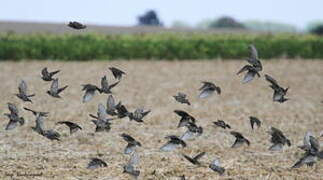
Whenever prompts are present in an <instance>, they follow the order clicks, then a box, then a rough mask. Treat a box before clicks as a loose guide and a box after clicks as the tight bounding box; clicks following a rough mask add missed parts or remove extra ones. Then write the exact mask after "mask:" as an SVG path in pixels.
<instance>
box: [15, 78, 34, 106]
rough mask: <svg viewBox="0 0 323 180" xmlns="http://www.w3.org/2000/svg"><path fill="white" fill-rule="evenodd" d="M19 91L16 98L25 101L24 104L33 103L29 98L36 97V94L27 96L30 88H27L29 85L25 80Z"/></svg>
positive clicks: (21, 83)
mask: <svg viewBox="0 0 323 180" xmlns="http://www.w3.org/2000/svg"><path fill="white" fill-rule="evenodd" d="M18 90H19V93H18V94H16V96H17V97H18V98H19V99H21V100H23V101H24V102H31V103H32V101H31V99H29V98H30V97H33V96H35V94H30V95H28V94H27V91H28V87H27V83H26V82H25V81H24V80H22V81H21V82H20V84H19V86H18Z"/></svg>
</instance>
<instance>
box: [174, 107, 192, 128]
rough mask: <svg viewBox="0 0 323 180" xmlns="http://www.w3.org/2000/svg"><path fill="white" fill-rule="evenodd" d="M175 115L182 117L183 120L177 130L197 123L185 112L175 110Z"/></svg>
mask: <svg viewBox="0 0 323 180" xmlns="http://www.w3.org/2000/svg"><path fill="white" fill-rule="evenodd" d="M174 113H176V114H177V115H178V116H180V117H181V120H180V121H179V123H178V126H177V128H180V127H184V126H186V125H187V124H188V123H189V122H192V123H195V118H194V117H193V116H191V115H190V114H188V113H187V112H185V111H182V110H175V111H174Z"/></svg>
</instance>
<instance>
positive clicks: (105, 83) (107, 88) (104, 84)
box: [101, 76, 119, 94]
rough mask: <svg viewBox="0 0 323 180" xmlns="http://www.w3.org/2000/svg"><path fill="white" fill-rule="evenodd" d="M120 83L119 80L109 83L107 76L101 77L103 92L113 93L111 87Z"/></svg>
mask: <svg viewBox="0 0 323 180" xmlns="http://www.w3.org/2000/svg"><path fill="white" fill-rule="evenodd" d="M117 84H119V81H118V82H116V83H113V84H111V85H109V84H108V80H107V76H103V77H102V78H101V93H105V94H111V93H112V92H111V89H112V88H113V87H115V86H116V85H117Z"/></svg>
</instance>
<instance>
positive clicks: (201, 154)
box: [194, 152, 205, 160]
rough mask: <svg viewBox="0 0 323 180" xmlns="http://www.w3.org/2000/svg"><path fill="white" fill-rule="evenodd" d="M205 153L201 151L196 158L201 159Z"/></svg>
mask: <svg viewBox="0 0 323 180" xmlns="http://www.w3.org/2000/svg"><path fill="white" fill-rule="evenodd" d="M204 155H205V152H201V153H199V154H197V155H196V156H195V157H194V159H195V160H199V159H200V158H202V157H203V156H204Z"/></svg>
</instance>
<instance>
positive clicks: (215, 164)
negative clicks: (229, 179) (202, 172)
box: [209, 158, 225, 175]
mask: <svg viewBox="0 0 323 180" xmlns="http://www.w3.org/2000/svg"><path fill="white" fill-rule="evenodd" d="M209 168H210V169H212V170H213V171H215V172H217V173H219V174H220V175H222V174H223V173H224V172H225V169H224V168H223V167H221V165H220V161H219V160H218V159H217V158H216V159H215V160H213V162H212V163H211V164H210V165H209Z"/></svg>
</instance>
